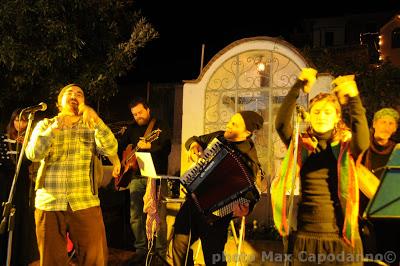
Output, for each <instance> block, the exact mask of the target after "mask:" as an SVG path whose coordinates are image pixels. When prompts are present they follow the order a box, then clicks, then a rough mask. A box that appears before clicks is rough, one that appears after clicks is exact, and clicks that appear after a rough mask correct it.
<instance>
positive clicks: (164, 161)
mask: <svg viewBox="0 0 400 266" xmlns="http://www.w3.org/2000/svg"><path fill="white" fill-rule="evenodd" d="M129 111H130V112H131V113H132V116H133V119H134V123H133V124H131V125H129V126H128V128H127V130H126V131H125V132H124V134H123V135H122V137H121V139H120V142H119V145H118V149H119V152H118V154H119V156H120V158H121V162H122V161H124V158H122V157H123V154H124V155H125V154H127V153H129V152H126V150H127V149H129V150H132V149H133V150H136V148H137V151H140V152H150V153H151V155H152V158H153V161H154V166H155V168H156V171H157V174H158V175H166V174H167V171H168V155H169V153H170V151H171V134H170V128H169V126H168V125H167V124H166V123H164V122H163V121H161V120H159V119H157V118H155V117H153V116H152V115H151V109H150V106H149V105H148V103H147V102H146V101H145V100H144V99H142V98H135V99H133V100H132V101H131V102H130V103H129ZM157 129H160V130H161V133H160V134H159V136H158V138H156V139H154V140H152V141H148V142H146V141H144V139H145V138H144V136H146V135H148V133H149V132H152V131H154V130H157ZM130 144H131V146H129V145H130ZM132 147H133V148H132ZM125 159H126V158H125ZM133 159H135V158H133ZM125 170H126V169H125ZM123 171H124V162H122V168H121V172H123ZM164 182H166V181H164V180H163V181H162V182H161V191H162V192H161V193H162V194H164V195H165V193H167V184H166V183H164ZM146 185H147V178H146V177H141V176H140V171H139V170H138V169H134V173H133V177H132V181H131V182H130V183H129V185H128V188H129V190H130V224H131V229H132V233H133V234H134V236H135V243H134V247H135V250H136V252H135V254H136V256H135V257H134V261H133V262H134V263H137V264H141V263H143V262H144V261H145V258H146V254H147V252H148V249H147V237H146V213H144V212H143V204H144V203H143V196H144V194H145V192H146ZM161 196H162V195H161ZM158 206H159V208H158V210H157V211H158V215H159V217H160V219H161V223H160V227H159V231H158V233H157V243H156V252H158V254H159V255H161V256H162V257H164V258H166V252H167V223H166V206H165V204H161V203H159V204H158Z"/></svg>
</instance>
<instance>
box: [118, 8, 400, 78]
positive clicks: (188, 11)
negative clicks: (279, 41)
mask: <svg viewBox="0 0 400 266" xmlns="http://www.w3.org/2000/svg"><path fill="white" fill-rule="evenodd" d="M354 2H355V1H352V0H348V1H344V0H336V1H307V2H306V1H295V2H293V1H251V0H247V1H233V0H232V1H226V0H220V1H218V0H214V1H210V0H202V1H197V0H186V1H153V0H139V1H136V6H137V7H138V8H140V9H141V10H142V12H143V15H144V16H145V17H146V18H147V19H148V21H149V22H150V23H152V25H153V26H154V27H155V29H156V30H157V31H158V32H159V33H160V37H159V39H157V40H155V41H153V42H152V43H150V44H148V45H147V46H146V47H145V48H144V49H143V50H142V51H141V52H140V53H139V57H138V61H137V63H136V68H135V69H134V71H132V73H131V74H130V75H129V76H128V77H126V78H127V81H151V82H180V81H182V80H190V79H195V78H197V76H198V74H199V69H200V59H201V47H202V44H205V55H204V65H206V63H207V62H208V61H209V60H210V59H211V58H212V57H213V56H214V55H215V54H216V53H217V52H219V51H220V50H221V49H223V48H224V47H225V46H227V45H229V44H230V43H232V42H234V41H237V40H240V39H242V38H247V37H255V36H270V37H278V36H281V37H283V38H284V39H285V40H287V37H288V36H289V34H290V33H291V32H292V31H293V30H294V29H295V28H296V26H298V25H299V24H300V23H301V21H302V20H303V19H305V18H317V17H327V16H342V15H344V14H356V13H367V12H380V11H391V10H399V11H400V3H399V1H398V0H393V1H392V0H381V1H360V3H361V4H357V3H354ZM306 3H307V4H306ZM328 5H330V7H328ZM313 9H318V11H315V10H313Z"/></svg>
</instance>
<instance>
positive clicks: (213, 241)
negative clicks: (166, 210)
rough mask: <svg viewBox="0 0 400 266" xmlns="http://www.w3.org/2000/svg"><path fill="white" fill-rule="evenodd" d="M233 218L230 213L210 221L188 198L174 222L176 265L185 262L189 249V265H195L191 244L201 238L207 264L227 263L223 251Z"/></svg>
mask: <svg viewBox="0 0 400 266" xmlns="http://www.w3.org/2000/svg"><path fill="white" fill-rule="evenodd" d="M231 219H232V217H231V215H228V216H225V217H223V218H221V219H218V220H216V221H213V222H210V221H209V220H208V219H206V218H205V217H204V216H203V215H202V214H201V213H200V212H199V211H198V209H197V208H196V206H195V205H194V204H193V202H192V201H191V200H186V202H185V203H184V204H183V205H182V207H181V209H180V210H179V212H178V214H177V216H176V219H175V224H174V238H173V244H172V255H173V262H174V266H178V265H184V264H185V259H186V254H187V251H188V249H189V253H188V262H187V265H193V254H192V252H191V251H190V246H191V245H192V244H193V243H194V242H195V241H196V240H197V239H199V238H200V240H201V246H202V250H203V255H204V260H205V263H206V265H226V261H225V259H224V253H223V252H224V247H225V243H226V241H227V237H228V227H229V222H230V220H231ZM189 235H190V237H189ZM189 238H190V239H189ZM189 241H190V244H189Z"/></svg>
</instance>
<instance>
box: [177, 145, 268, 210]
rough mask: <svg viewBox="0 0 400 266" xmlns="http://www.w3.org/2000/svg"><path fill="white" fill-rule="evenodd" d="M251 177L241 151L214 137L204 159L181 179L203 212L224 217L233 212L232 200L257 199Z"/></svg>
mask: <svg viewBox="0 0 400 266" xmlns="http://www.w3.org/2000/svg"><path fill="white" fill-rule="evenodd" d="M254 178H255V177H254V176H253V172H252V170H251V169H250V166H249V165H248V164H247V163H246V161H245V160H244V158H243V155H242V154H241V153H240V152H239V151H237V150H236V149H235V148H234V147H232V146H231V145H230V144H228V143H227V142H222V141H220V140H219V139H218V138H214V139H213V141H212V142H211V143H210V144H209V145H208V146H207V148H206V149H205V150H204V157H203V159H202V160H201V161H200V162H198V163H197V164H196V165H195V166H194V167H192V168H190V169H189V170H187V171H186V172H185V173H184V174H183V176H182V177H181V183H182V185H183V186H184V187H185V189H186V190H187V192H188V194H190V196H191V197H192V199H193V201H194V203H195V205H196V206H197V208H198V209H199V210H200V212H201V213H202V214H204V215H205V216H209V215H210V214H214V215H216V216H219V217H223V216H226V215H228V214H230V213H231V212H232V208H233V205H234V204H235V203H246V202H247V203H249V202H250V200H249V198H251V199H252V200H255V201H258V200H259V199H260V193H259V191H258V189H257V187H256V185H255V183H254V181H253V180H254ZM249 193H250V194H249Z"/></svg>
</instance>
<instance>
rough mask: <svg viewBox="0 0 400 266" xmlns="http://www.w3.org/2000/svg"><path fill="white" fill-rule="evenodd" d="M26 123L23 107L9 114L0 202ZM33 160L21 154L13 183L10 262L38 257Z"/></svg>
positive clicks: (3, 251) (29, 261) (4, 238)
mask: <svg viewBox="0 0 400 266" xmlns="http://www.w3.org/2000/svg"><path fill="white" fill-rule="evenodd" d="M27 125H28V114H27V113H24V112H22V109H16V110H14V112H13V113H12V114H11V118H10V121H9V123H8V125H7V134H6V136H7V142H5V143H3V144H4V145H6V146H7V149H6V150H7V151H8V152H9V157H10V159H9V160H7V161H4V162H3V163H2V166H1V167H2V168H3V169H5V171H1V172H2V173H3V174H4V175H2V176H1V177H0V178H1V180H0V182H1V185H0V187H1V191H2V192H1V202H5V201H7V200H8V197H9V195H10V189H11V185H12V182H13V178H14V175H15V169H16V164H17V162H18V159H19V154H20V152H21V147H22V144H23V141H24V137H25V131H26V128H27ZM32 168H34V167H33V164H32V163H31V162H30V161H29V160H28V159H26V157H25V156H24V157H23V159H22V162H21V167H20V170H19V174H18V176H17V179H16V183H15V191H14V194H13V201H12V202H11V204H12V206H13V207H14V208H15V214H14V226H13V231H12V234H13V236H12V248H11V261H10V263H11V265H29V264H32V263H34V262H35V261H38V260H39V251H38V246H37V242H36V234H35V220H34V204H33V199H34V189H33V188H34V180H33V179H32V178H31V176H30V171H31V169H32ZM7 240H8V234H4V235H2V243H1V248H0V252H1V262H0V265H5V264H6V260H7V249H8V244H7Z"/></svg>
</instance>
